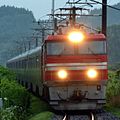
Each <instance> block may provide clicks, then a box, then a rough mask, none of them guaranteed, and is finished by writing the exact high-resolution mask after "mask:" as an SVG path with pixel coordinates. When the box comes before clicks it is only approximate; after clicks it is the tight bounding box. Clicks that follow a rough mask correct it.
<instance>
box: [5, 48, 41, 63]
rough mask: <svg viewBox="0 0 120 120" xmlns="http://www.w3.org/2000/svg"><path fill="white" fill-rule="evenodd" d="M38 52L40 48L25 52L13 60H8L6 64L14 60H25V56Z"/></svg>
mask: <svg viewBox="0 0 120 120" xmlns="http://www.w3.org/2000/svg"><path fill="white" fill-rule="evenodd" d="M40 50H41V47H36V48H35V49H32V50H29V51H26V52H25V53H22V54H20V55H18V56H16V57H14V58H12V59H10V60H8V61H7V63H9V62H12V61H16V60H18V59H22V58H25V57H27V56H29V55H32V54H35V53H37V52H39V51H40Z"/></svg>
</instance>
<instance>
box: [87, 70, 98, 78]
mask: <svg viewBox="0 0 120 120" xmlns="http://www.w3.org/2000/svg"><path fill="white" fill-rule="evenodd" d="M87 75H88V77H89V78H96V77H97V75H98V73H97V71H96V70H94V69H90V70H88V71H87Z"/></svg>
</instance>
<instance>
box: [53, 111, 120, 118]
mask: <svg viewBox="0 0 120 120" xmlns="http://www.w3.org/2000/svg"><path fill="white" fill-rule="evenodd" d="M52 120H120V118H118V117H116V116H114V115H113V114H111V113H108V112H105V111H102V112H98V111H97V112H96V111H95V112H89V113H87V114H75V115H73V114H65V115H54V117H53V119H52Z"/></svg>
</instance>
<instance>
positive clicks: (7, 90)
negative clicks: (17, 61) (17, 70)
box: [0, 66, 30, 120]
mask: <svg viewBox="0 0 120 120" xmlns="http://www.w3.org/2000/svg"><path fill="white" fill-rule="evenodd" d="M0 80H1V82H0V92H1V94H0V96H1V98H3V104H4V105H3V110H2V111H1V114H3V118H4V119H5V118H6V116H8V118H9V119H5V120H16V119H17V120H25V116H26V113H27V111H28V110H29V106H30V94H29V93H28V92H27V90H26V89H25V88H24V87H22V86H21V85H19V84H18V83H17V82H16V81H15V74H14V73H12V72H11V71H9V70H8V69H5V68H3V67H1V66H0ZM16 106H17V107H16ZM12 116H14V117H12ZM4 119H3V120H4Z"/></svg>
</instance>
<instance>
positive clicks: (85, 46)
mask: <svg viewBox="0 0 120 120" xmlns="http://www.w3.org/2000/svg"><path fill="white" fill-rule="evenodd" d="M79 54H106V42H105V41H90V42H83V43H82V44H79Z"/></svg>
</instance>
